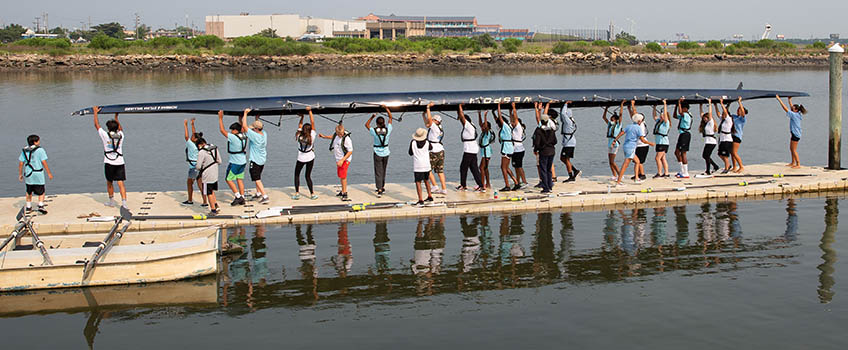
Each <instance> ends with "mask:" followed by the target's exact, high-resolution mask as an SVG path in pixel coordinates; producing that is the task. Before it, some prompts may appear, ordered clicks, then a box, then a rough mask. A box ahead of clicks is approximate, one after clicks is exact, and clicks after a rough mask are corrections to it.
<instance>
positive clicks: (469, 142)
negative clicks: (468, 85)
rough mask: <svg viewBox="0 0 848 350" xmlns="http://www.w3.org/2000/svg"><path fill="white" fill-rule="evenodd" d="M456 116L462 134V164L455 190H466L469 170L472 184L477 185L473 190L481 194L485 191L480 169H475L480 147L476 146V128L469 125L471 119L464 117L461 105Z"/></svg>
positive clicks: (471, 124)
mask: <svg viewBox="0 0 848 350" xmlns="http://www.w3.org/2000/svg"><path fill="white" fill-rule="evenodd" d="M457 115H458V116H459V118H458V119H459V122H460V124H462V132H460V139H461V140H462V162H460V164H459V186H457V187H456V189H457V190H459V191H465V190H467V189H468V187H467V179H468V170H471V176H473V177H474V182H475V183H476V184H477V187H476V188H474V190H475V191H478V192H482V191H484V190H485V189H484V188H483V180H482V178H481V176H480V169H479V168H478V167H477V152H479V151H480V146H479V145H478V144H477V127H476V126H474V124H473V123H471V117H469V116H467V115H465V112H463V110H462V105H461V104H460V105H459V107H458V111H457Z"/></svg>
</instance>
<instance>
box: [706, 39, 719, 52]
mask: <svg viewBox="0 0 848 350" xmlns="http://www.w3.org/2000/svg"><path fill="white" fill-rule="evenodd" d="M704 46H705V47H706V48H708V49H715V50H721V49H723V48H724V44H722V43H721V41H718V40H710V41H707V44H706V45H704Z"/></svg>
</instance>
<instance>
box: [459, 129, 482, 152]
mask: <svg viewBox="0 0 848 350" xmlns="http://www.w3.org/2000/svg"><path fill="white" fill-rule="evenodd" d="M462 139H463V140H471V141H462V152H464V153H471V154H477V152H480V145H478V144H477V129H475V128H474V124H471V123H470V122H468V121H465V124H464V125H463V126H462Z"/></svg>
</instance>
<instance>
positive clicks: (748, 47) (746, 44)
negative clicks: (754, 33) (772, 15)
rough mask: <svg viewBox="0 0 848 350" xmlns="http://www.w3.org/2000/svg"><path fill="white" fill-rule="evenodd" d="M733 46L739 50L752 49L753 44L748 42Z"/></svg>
mask: <svg viewBox="0 0 848 350" xmlns="http://www.w3.org/2000/svg"><path fill="white" fill-rule="evenodd" d="M733 45H736V47H737V48H740V49H753V48H754V43H752V42H750V41H740V42H737V43H735V44H733Z"/></svg>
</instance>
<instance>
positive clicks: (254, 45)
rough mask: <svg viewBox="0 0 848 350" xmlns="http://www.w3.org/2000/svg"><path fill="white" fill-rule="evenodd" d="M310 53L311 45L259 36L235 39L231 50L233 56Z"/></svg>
mask: <svg viewBox="0 0 848 350" xmlns="http://www.w3.org/2000/svg"><path fill="white" fill-rule="evenodd" d="M310 52H312V46H310V45H309V44H304V43H299V42H294V41H285V40H284V39H281V38H267V37H262V36H257V35H254V36H245V37H241V38H236V39H233V48H232V49H230V54H231V55H233V56H291V55H308V54H309V53H310Z"/></svg>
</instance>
